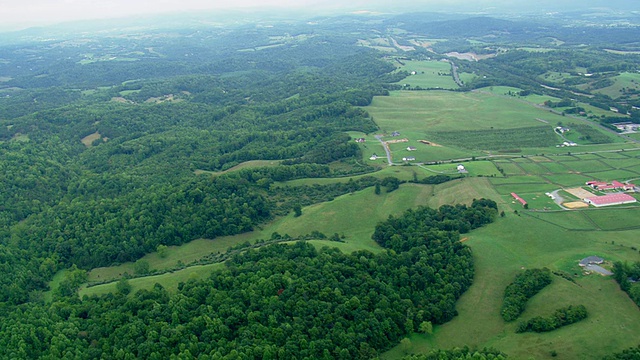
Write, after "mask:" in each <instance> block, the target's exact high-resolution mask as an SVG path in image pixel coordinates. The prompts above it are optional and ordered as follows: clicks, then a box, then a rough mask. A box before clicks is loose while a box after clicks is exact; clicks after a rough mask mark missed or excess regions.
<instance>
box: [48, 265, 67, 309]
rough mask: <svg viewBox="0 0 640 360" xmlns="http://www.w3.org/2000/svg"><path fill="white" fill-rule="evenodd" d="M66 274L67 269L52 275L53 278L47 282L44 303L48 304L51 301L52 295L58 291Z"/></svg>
mask: <svg viewBox="0 0 640 360" xmlns="http://www.w3.org/2000/svg"><path fill="white" fill-rule="evenodd" d="M67 273H68V270H67V269H62V270H60V271H58V272H57V273H55V275H53V278H52V279H51V281H49V290H48V291H45V292H44V301H46V302H50V301H51V300H52V299H53V293H54V292H55V291H56V290H58V288H59V287H60V283H61V282H62V280H64V278H65V276H67Z"/></svg>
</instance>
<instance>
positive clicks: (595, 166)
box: [563, 160, 612, 173]
mask: <svg viewBox="0 0 640 360" xmlns="http://www.w3.org/2000/svg"><path fill="white" fill-rule="evenodd" d="M563 165H564V166H566V167H568V168H570V169H571V170H573V171H576V172H581V173H582V172H597V171H607V170H611V169H612V168H611V166H609V165H608V164H607V163H606V162H603V161H600V160H583V161H575V162H570V163H569V162H565V163H563Z"/></svg>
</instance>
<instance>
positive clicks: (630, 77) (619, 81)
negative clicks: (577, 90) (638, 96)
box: [594, 72, 640, 99]
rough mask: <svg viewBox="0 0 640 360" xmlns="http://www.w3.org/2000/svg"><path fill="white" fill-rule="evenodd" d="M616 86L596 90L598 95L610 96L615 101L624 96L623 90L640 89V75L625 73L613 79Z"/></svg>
mask: <svg viewBox="0 0 640 360" xmlns="http://www.w3.org/2000/svg"><path fill="white" fill-rule="evenodd" d="M611 80H613V81H614V84H613V85H611V86H608V87H606V88H602V89H598V90H594V92H596V93H600V94H604V95H607V96H610V97H612V98H614V99H616V98H619V97H620V96H622V95H624V93H623V91H622V89H633V90H638V89H640V74H638V73H629V72H624V73H621V74H620V75H618V76H614V77H613V78H611Z"/></svg>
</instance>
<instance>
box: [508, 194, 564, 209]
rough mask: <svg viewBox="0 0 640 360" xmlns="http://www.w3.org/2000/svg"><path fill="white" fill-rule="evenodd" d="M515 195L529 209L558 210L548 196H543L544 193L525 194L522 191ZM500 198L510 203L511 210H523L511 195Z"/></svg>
mask: <svg viewBox="0 0 640 360" xmlns="http://www.w3.org/2000/svg"><path fill="white" fill-rule="evenodd" d="M516 193H517V194H518V196H520V197H521V198H523V199H524V200H525V201H526V202H527V206H528V207H529V209H535V210H543V211H547V210H557V209H558V205H557V204H556V203H555V202H553V200H552V199H551V198H550V197H549V196H547V195H545V192H542V191H537V192H529V193H525V192H524V191H521V192H516ZM502 196H503V198H504V199H505V201H507V202H511V204H512V208H514V209H515V210H517V209H523V206H522V205H521V204H520V203H519V202H518V201H516V200H515V199H514V198H513V196H511V194H508V195H502Z"/></svg>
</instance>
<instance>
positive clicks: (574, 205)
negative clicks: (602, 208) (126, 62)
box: [562, 201, 589, 209]
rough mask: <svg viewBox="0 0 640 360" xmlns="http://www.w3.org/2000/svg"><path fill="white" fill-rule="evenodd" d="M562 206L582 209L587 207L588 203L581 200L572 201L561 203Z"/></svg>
mask: <svg viewBox="0 0 640 360" xmlns="http://www.w3.org/2000/svg"><path fill="white" fill-rule="evenodd" d="M562 206H564V207H566V208H568V209H583V208H588V207H589V204H587V203H583V202H582V201H572V202H568V203H563V204H562Z"/></svg>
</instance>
